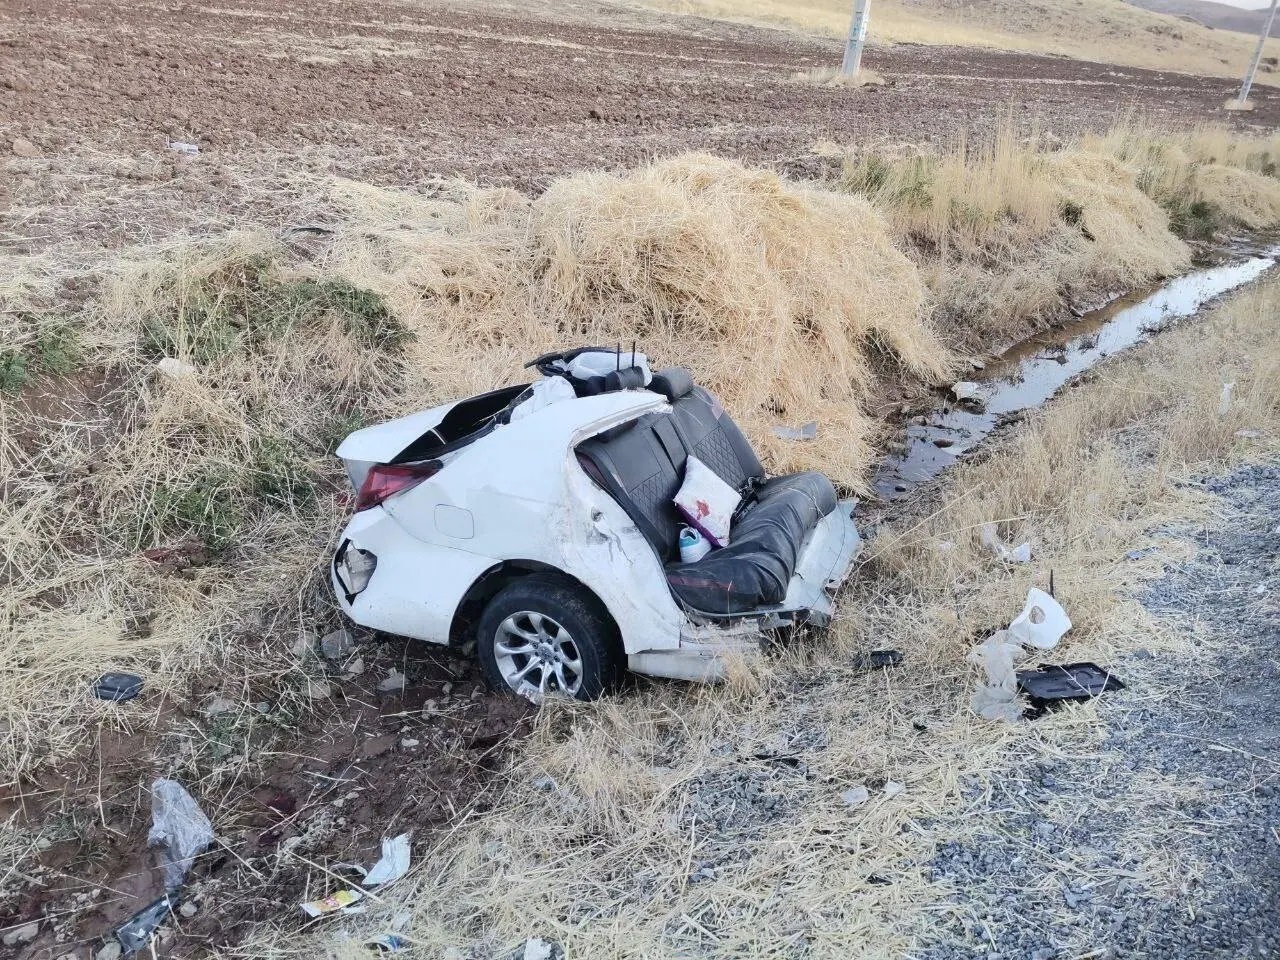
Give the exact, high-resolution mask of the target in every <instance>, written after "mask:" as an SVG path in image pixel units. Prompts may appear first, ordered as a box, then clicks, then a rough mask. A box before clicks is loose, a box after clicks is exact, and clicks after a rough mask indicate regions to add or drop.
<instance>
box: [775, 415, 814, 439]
mask: <svg viewBox="0 0 1280 960" xmlns="http://www.w3.org/2000/svg"><path fill="white" fill-rule="evenodd" d="M773 435H774V436H775V437H777V438H778V439H779V440H813V439H816V438H817V436H818V424H817V423H815V422H814V421H812V420H810V421H809V422H808V423H806V424H803V425H801V426H799V427H784V426H782V425H781V424H779V425H778V426H776V427H774V428H773Z"/></svg>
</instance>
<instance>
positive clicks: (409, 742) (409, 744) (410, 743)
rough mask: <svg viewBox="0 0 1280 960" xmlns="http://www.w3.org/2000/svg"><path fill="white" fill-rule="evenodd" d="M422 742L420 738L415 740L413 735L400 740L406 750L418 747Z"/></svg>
mask: <svg viewBox="0 0 1280 960" xmlns="http://www.w3.org/2000/svg"><path fill="white" fill-rule="evenodd" d="M420 742H421V741H419V740H414V739H413V738H412V737H405V738H404V739H403V740H401V741H400V746H402V747H404V748H405V749H406V750H409V749H411V748H413V747H416V746H417V745H418V744H419V743H420Z"/></svg>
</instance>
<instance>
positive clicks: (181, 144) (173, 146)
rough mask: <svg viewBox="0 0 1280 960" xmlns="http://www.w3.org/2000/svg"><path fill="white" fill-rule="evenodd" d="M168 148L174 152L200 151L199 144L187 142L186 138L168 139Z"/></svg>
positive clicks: (191, 152) (193, 152)
mask: <svg viewBox="0 0 1280 960" xmlns="http://www.w3.org/2000/svg"><path fill="white" fill-rule="evenodd" d="M169 149H170V150H172V151H173V152H174V153H186V154H197V153H199V152H200V146H199V144H195V143H188V142H187V141H186V140H170V141H169Z"/></svg>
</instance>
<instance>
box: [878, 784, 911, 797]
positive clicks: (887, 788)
mask: <svg viewBox="0 0 1280 960" xmlns="http://www.w3.org/2000/svg"><path fill="white" fill-rule="evenodd" d="M906 790H907V786H906V784H904V783H899V782H898V781H897V780H890V781H889V782H888V783H886V784H885V785H884V795H885V796H886V797H896V796H897V795H898V794H900V793H905V792H906Z"/></svg>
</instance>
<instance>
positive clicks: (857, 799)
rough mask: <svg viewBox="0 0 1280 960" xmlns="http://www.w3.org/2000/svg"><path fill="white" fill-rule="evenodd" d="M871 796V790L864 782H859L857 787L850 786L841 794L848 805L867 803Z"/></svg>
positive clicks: (841, 797) (854, 805)
mask: <svg viewBox="0 0 1280 960" xmlns="http://www.w3.org/2000/svg"><path fill="white" fill-rule="evenodd" d="M870 798H871V792H870V791H869V790H868V789H867V788H866V786H865V785H864V784H858V786H856V787H850V788H849V789H848V790H846V791H844V793H842V794H840V799H841V800H843V801H844V805H845V806H846V807H856V806H859V805H861V804H864V803H866V802H867V801H868V800H869V799H870Z"/></svg>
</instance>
